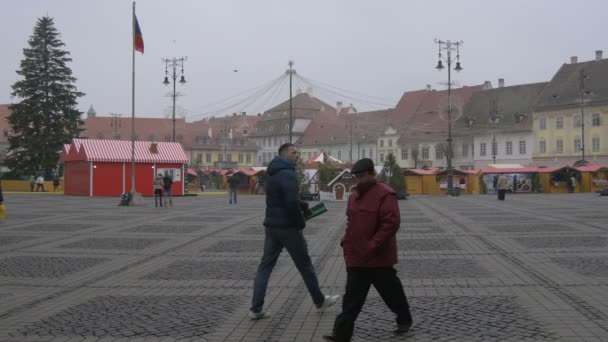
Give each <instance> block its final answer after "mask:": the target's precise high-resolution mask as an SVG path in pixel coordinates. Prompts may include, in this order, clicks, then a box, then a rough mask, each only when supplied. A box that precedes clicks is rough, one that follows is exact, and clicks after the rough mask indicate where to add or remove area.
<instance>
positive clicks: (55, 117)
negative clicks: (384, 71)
mask: <svg viewBox="0 0 608 342" xmlns="http://www.w3.org/2000/svg"><path fill="white" fill-rule="evenodd" d="M64 46H65V44H64V43H63V42H62V41H61V40H60V34H59V32H58V31H57V29H56V28H55V26H54V23H53V19H52V18H50V17H47V16H45V17H42V18H39V19H38V21H37V23H36V26H35V27H34V33H33V34H32V36H30V39H29V40H28V47H26V48H24V49H23V56H24V58H23V60H21V65H20V69H19V70H17V74H18V75H19V76H20V80H18V81H17V82H15V83H14V84H13V86H12V88H13V92H12V94H11V95H12V96H13V97H14V98H16V100H17V101H18V102H17V101H15V102H16V103H14V104H12V105H11V106H10V109H11V112H12V113H11V115H10V116H9V118H8V122H9V124H10V126H11V128H12V133H11V135H10V136H9V139H8V140H9V143H10V152H9V153H10V157H9V158H8V159H7V164H8V166H9V168H10V169H11V172H12V173H13V174H15V175H32V174H38V173H44V174H45V175H47V176H49V175H50V173H51V172H52V170H53V169H54V168H55V167H56V166H57V162H58V159H59V153H60V151H61V148H62V147H63V144H66V143H69V142H71V141H72V139H73V138H74V137H77V136H78V135H79V133H80V132H81V131H82V125H83V122H82V120H81V115H82V112H80V111H78V110H77V109H76V104H77V99H78V97H81V96H83V95H84V94H83V93H81V92H79V91H78V90H77V89H76V86H75V85H74V84H75V82H76V78H75V77H73V76H72V70H71V69H70V68H69V67H68V66H67V65H66V64H67V63H68V62H71V61H72V59H71V58H70V57H69V55H70V53H69V52H68V51H65V50H63V47H64Z"/></svg>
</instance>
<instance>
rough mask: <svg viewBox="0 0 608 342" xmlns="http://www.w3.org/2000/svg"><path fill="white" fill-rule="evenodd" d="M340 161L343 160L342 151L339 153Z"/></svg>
mask: <svg viewBox="0 0 608 342" xmlns="http://www.w3.org/2000/svg"><path fill="white" fill-rule="evenodd" d="M338 159H340V160H342V151H341V150H340V151H338Z"/></svg>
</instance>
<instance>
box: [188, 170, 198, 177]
mask: <svg viewBox="0 0 608 342" xmlns="http://www.w3.org/2000/svg"><path fill="white" fill-rule="evenodd" d="M188 174H189V175H191V176H194V177H198V173H196V171H194V169H188Z"/></svg>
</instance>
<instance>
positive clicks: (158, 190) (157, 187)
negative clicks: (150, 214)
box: [154, 173, 164, 207]
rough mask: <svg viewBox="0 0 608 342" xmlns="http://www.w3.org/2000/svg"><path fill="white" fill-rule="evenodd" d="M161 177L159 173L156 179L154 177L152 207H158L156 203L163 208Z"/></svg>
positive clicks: (162, 183)
mask: <svg viewBox="0 0 608 342" xmlns="http://www.w3.org/2000/svg"><path fill="white" fill-rule="evenodd" d="M163 185H164V182H163V175H162V174H161V173H159V174H158V175H157V176H156V177H154V206H155V207H158V203H160V206H161V207H162V206H163Z"/></svg>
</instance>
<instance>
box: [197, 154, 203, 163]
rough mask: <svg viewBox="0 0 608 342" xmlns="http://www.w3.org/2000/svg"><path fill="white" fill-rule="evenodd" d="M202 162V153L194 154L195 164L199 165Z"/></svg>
mask: <svg viewBox="0 0 608 342" xmlns="http://www.w3.org/2000/svg"><path fill="white" fill-rule="evenodd" d="M202 161H203V153H202V152H198V153H197V154H196V162H197V163H201V162H202Z"/></svg>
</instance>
